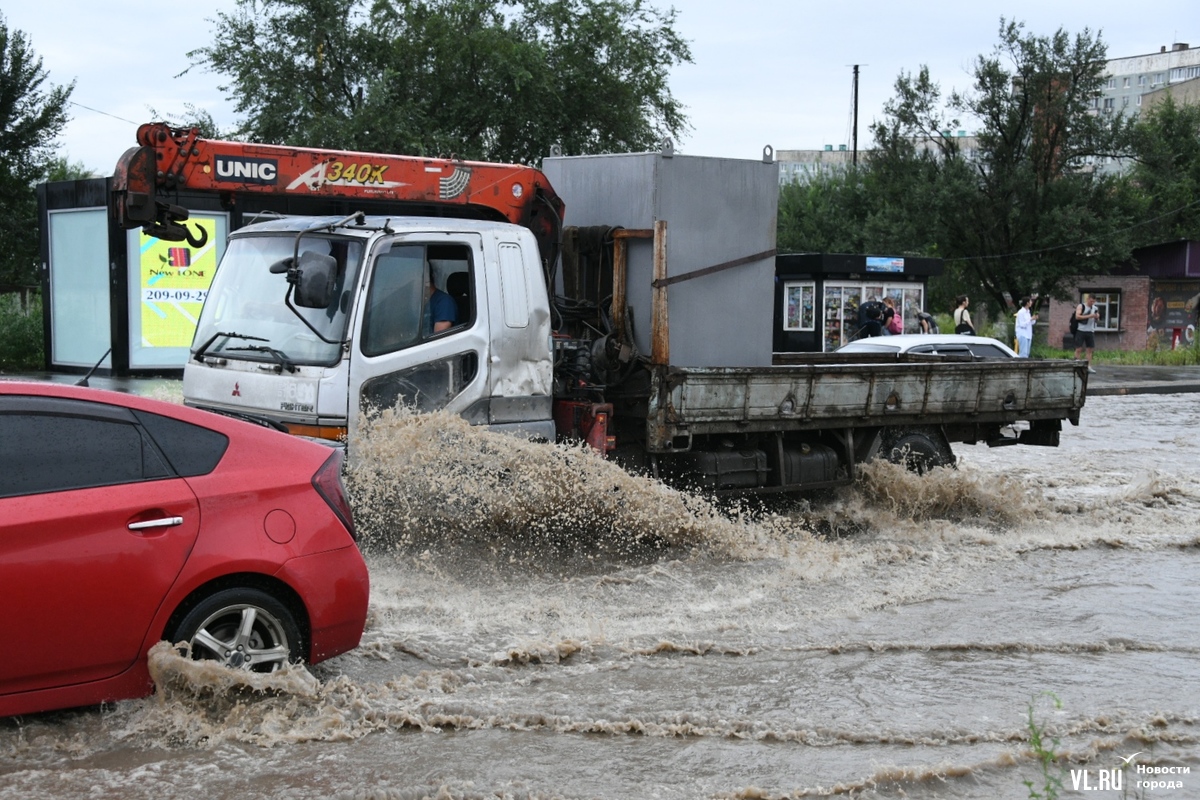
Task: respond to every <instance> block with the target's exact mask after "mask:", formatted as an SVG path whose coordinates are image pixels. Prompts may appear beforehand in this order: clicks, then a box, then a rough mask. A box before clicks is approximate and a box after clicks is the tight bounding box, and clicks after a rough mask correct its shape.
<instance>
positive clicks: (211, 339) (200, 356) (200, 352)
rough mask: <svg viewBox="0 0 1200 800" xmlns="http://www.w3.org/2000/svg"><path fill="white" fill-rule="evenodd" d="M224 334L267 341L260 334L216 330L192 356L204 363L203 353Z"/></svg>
mask: <svg viewBox="0 0 1200 800" xmlns="http://www.w3.org/2000/svg"><path fill="white" fill-rule="evenodd" d="M222 336H225V337H227V338H229V339H242V340H243V341H247V342H265V341H267V340H266V339H264V338H263V337H261V336H247V335H246V334H244V333H234V332H233V331H217V332H216V333H214V334H213V335H212V336H210V337H208V341H206V342H205V343H204V344H202V345H200V346H199V347H197V348H196V352H194V353H192V358H194V359H196V360H197V361H199V362H200V363H201V364H203V363H204V355H205V354H206V353H207V352H208V348H210V347H212V345H213V342H215V341H216V340H217V339H220V338H221V337H222Z"/></svg>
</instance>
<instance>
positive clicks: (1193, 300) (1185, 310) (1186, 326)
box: [1147, 281, 1200, 344]
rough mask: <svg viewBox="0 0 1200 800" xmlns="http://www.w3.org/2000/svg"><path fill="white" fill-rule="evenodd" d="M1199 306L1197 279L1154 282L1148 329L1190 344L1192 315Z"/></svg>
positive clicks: (1199, 296) (1193, 339) (1199, 288)
mask: <svg viewBox="0 0 1200 800" xmlns="http://www.w3.org/2000/svg"><path fill="white" fill-rule="evenodd" d="M1198 307H1200V281H1155V282H1154V283H1153V285H1152V287H1151V290H1150V308H1149V320H1150V323H1149V325H1148V326H1147V327H1148V328H1149V329H1150V330H1160V331H1165V332H1166V333H1167V335H1168V336H1173V334H1174V331H1176V330H1178V331H1179V332H1180V335H1181V338H1182V340H1183V341H1184V342H1185V343H1187V344H1191V343H1192V342H1193V341H1195V336H1196V314H1197V308H1198Z"/></svg>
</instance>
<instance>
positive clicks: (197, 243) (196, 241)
mask: <svg viewBox="0 0 1200 800" xmlns="http://www.w3.org/2000/svg"><path fill="white" fill-rule="evenodd" d="M180 227H181V228H183V235H184V237H186V238H187V243H188V244H190V245H191V246H192V247H195V248H196V249H197V250H199V249H200V248H201V247H204V245H205V244H206V243H207V242H208V231H206V230H204V228H197V230H199V231H200V235H199V236H197V235H195V234H193V233H192V232H191V231H190V230H188V226H187V225H180Z"/></svg>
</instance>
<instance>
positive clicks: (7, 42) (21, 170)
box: [0, 15, 74, 286]
mask: <svg viewBox="0 0 1200 800" xmlns="http://www.w3.org/2000/svg"><path fill="white" fill-rule="evenodd" d="M73 88H74V83H72V84H71V85H69V86H47V85H46V71H45V70H44V69H43V68H42V59H41V58H40V57H39V56H38V55H37V54H36V53H35V52H34V51H33V49H32V48H31V47H30V44H29V39H28V37H26V35H25V34H24V33H22V32H21V31H9V29H8V24H7V22H6V20H5V19H4V17H3V15H0V286H3V285H7V286H30V285H34V284H36V283H37V271H36V264H37V252H38V236H37V195H36V194H35V191H34V182H35V181H37V180H39V179H40V178H41V177H42V176H44V175H45V174H46V173H47V171H48V169H49V166H50V161H51V159H52V158H53V155H54V150H53V147H54V140H55V139H56V138H57V137H58V135H59V133H61V132H62V129H63V127H64V126H65V125H66V123H67V115H66V105H67V101H68V98H69V97H70V96H71V90H72V89H73Z"/></svg>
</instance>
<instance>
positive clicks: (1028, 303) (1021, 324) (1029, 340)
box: [1016, 297, 1037, 358]
mask: <svg viewBox="0 0 1200 800" xmlns="http://www.w3.org/2000/svg"><path fill="white" fill-rule="evenodd" d="M1032 306H1033V298H1032V297H1022V298H1021V309H1020V310H1019V311H1018V312H1017V328H1016V334H1017V358H1029V351H1030V350H1032V349H1033V323H1034V322H1036V321H1037V315H1036V314H1033V313H1031V310H1030V309H1031V308H1032Z"/></svg>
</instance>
